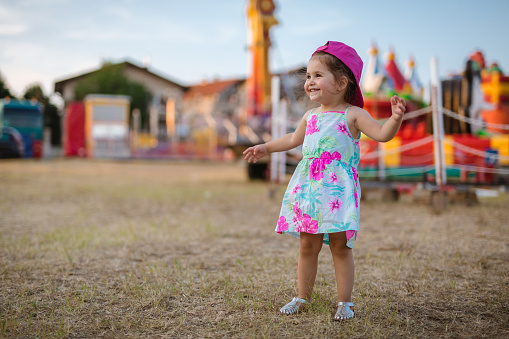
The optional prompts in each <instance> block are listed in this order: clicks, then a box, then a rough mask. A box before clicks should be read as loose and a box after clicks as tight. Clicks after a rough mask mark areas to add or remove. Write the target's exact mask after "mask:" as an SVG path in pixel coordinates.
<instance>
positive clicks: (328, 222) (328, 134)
mask: <svg viewBox="0 0 509 339" xmlns="http://www.w3.org/2000/svg"><path fill="white" fill-rule="evenodd" d="M347 113H348V108H347V109H346V111H345V112H323V113H322V112H318V113H313V111H311V112H310V113H309V115H308V118H307V128H306V135H305V137H304V144H303V148H302V156H303V158H302V160H301V161H300V162H299V165H298V166H297V168H296V169H295V172H294V174H293V176H292V178H291V179H290V183H289V184H288V188H287V189H286V192H285V195H284V197H283V203H282V206H281V213H280V215H279V219H278V222H277V227H276V232H278V233H281V234H283V233H285V234H290V235H292V236H294V237H297V238H298V237H299V236H300V232H306V233H315V234H319V233H323V234H324V237H323V242H324V243H325V244H329V233H335V232H346V239H347V246H348V247H350V248H353V245H354V242H355V240H356V239H357V231H358V230H359V200H360V197H361V190H360V186H359V176H358V174H357V165H358V164H359V159H360V147H359V138H360V135H359V138H354V137H353V136H352V134H351V133H350V130H349V129H348V123H347ZM359 134H360V133H359Z"/></svg>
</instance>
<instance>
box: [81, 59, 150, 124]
mask: <svg viewBox="0 0 509 339" xmlns="http://www.w3.org/2000/svg"><path fill="white" fill-rule="evenodd" d="M124 67H125V66H124V64H111V63H108V62H106V63H104V64H103V65H102V67H101V69H100V70H98V71H97V72H94V73H92V74H90V75H88V76H86V77H85V78H83V79H82V80H80V81H79V82H78V83H77V84H76V88H75V90H74V96H75V98H76V100H83V99H84V98H85V96H87V95H88V94H118V95H128V96H130V97H131V111H132V110H133V109H135V108H138V109H139V110H140V115H141V126H145V125H146V123H147V117H148V106H149V103H150V101H151V100H152V94H151V93H150V92H149V91H148V90H147V89H146V88H145V86H144V85H143V84H141V83H139V82H136V81H132V80H130V79H129V78H127V77H126V76H125V74H124Z"/></svg>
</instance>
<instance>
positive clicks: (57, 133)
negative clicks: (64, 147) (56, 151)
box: [23, 84, 62, 146]
mask: <svg viewBox="0 0 509 339" xmlns="http://www.w3.org/2000/svg"><path fill="white" fill-rule="evenodd" d="M23 98H25V99H27V100H32V99H35V100H37V101H39V102H40V103H41V104H42V105H43V106H44V110H43V117H44V118H43V119H44V127H49V129H50V130H51V144H52V145H53V146H59V145H61V143H62V141H61V140H62V124H61V119H60V116H59V115H58V108H57V106H55V105H53V104H52V103H50V101H49V97H47V96H46V95H44V92H43V90H42V88H41V85H39V84H35V85H32V86H30V87H28V88H27V89H26V91H25V94H24V95H23Z"/></svg>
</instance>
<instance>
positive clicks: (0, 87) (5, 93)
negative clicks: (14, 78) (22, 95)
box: [0, 74, 14, 99]
mask: <svg viewBox="0 0 509 339" xmlns="http://www.w3.org/2000/svg"><path fill="white" fill-rule="evenodd" d="M5 97H10V98H14V96H13V95H12V94H11V91H9V89H8V88H7V86H6V85H5V82H4V79H3V78H2V75H1V74H0V99H3V98H5Z"/></svg>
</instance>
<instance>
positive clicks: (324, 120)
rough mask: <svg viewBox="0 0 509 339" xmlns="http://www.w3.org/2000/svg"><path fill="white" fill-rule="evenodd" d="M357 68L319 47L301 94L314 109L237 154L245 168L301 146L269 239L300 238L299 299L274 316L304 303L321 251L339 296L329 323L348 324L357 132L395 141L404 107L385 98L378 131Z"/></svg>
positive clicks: (343, 52)
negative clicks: (325, 249) (288, 129)
mask: <svg viewBox="0 0 509 339" xmlns="http://www.w3.org/2000/svg"><path fill="white" fill-rule="evenodd" d="M361 72H362V60H361V58H360V57H359V56H358V55H357V52H356V51H355V50H354V49H353V48H351V47H350V46H347V45H345V44H343V43H341V42H337V41H329V42H327V43H326V44H325V45H324V46H321V47H319V48H318V49H317V50H316V51H315V52H314V53H313V55H312V57H311V59H310V60H309V62H308V65H307V73H306V82H305V84H304V89H305V91H306V93H307V95H308V96H309V98H310V99H311V100H312V101H315V102H317V103H319V104H320V107H317V108H315V109H312V110H310V111H308V112H306V114H304V117H303V118H302V120H301V122H300V124H299V126H298V127H297V129H296V130H295V132H294V133H289V134H286V135H285V136H283V137H281V138H279V139H276V140H272V141H270V142H267V143H265V144H260V145H256V146H253V147H250V148H248V149H247V150H246V151H244V154H245V159H246V160H247V161H248V162H256V161H257V160H258V159H260V158H262V157H264V156H266V155H267V154H269V153H271V152H280V151H287V150H290V149H292V148H294V147H297V146H299V145H301V144H303V143H304V145H303V149H302V155H303V159H302V160H301V162H300V163H299V165H298V166H297V168H296V170H295V172H294V174H293V176H292V178H291V180H290V183H289V184H288V188H287V189H286V192H285V195H284V198H283V203H282V207H281V213H280V216H279V220H278V222H277V228H276V232H278V233H281V234H282V233H287V234H290V235H292V236H294V237H297V238H300V249H299V260H298V268H297V278H298V295H297V297H295V298H293V300H292V301H290V302H289V303H288V304H287V305H285V306H284V307H282V308H281V309H280V311H281V313H284V314H293V313H296V312H298V311H300V310H301V309H302V308H303V307H304V306H305V304H306V303H307V302H308V301H309V298H310V297H311V292H312V290H313V285H314V283H315V278H316V272H317V268H318V254H319V252H320V250H321V248H322V244H323V243H325V244H328V245H329V247H330V250H331V253H332V258H333V261H334V270H335V275H336V284H337V289H338V300H337V301H338V304H337V306H338V308H337V312H336V315H335V316H334V319H335V320H341V319H348V318H352V317H353V316H354V309H353V306H354V305H353V303H352V289H353V282H354V261H353V253H352V249H353V246H354V242H355V240H356V239H357V231H358V229H359V200H360V197H361V191H360V186H359V176H358V175H357V170H356V168H357V164H358V163H359V158H360V149H359V139H360V135H361V132H363V133H364V134H366V135H367V136H369V137H370V138H372V139H374V140H377V141H381V142H387V141H389V140H391V139H392V138H393V137H394V135H395V134H396V133H397V131H398V129H399V127H400V125H401V120H402V118H403V114H404V113H405V108H406V103H405V101H404V100H403V99H401V98H399V97H397V96H394V97H392V98H391V106H392V116H391V118H389V120H387V122H385V123H384V124H383V125H381V124H380V123H378V122H377V121H376V120H374V119H373V118H372V117H371V115H370V114H369V113H368V112H367V111H365V110H364V109H363V107H364V100H363V98H362V92H361V90H360V88H359V80H360V78H361Z"/></svg>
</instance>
